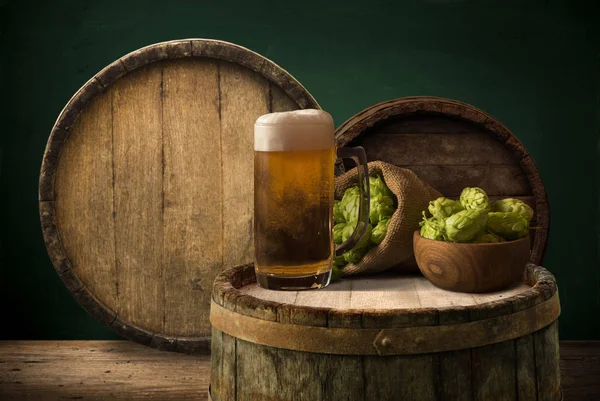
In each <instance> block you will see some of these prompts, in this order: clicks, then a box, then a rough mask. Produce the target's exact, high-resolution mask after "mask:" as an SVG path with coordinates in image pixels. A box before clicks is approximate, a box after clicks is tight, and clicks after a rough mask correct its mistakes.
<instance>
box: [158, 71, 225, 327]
mask: <svg viewBox="0 0 600 401" xmlns="http://www.w3.org/2000/svg"><path fill="white" fill-rule="evenodd" d="M198 63H201V65H202V68H198V67H199V64H198ZM162 74H163V83H162V98H163V110H162V113H163V118H164V124H163V135H164V140H163V179H164V185H163V192H164V195H163V197H164V199H163V216H162V218H163V225H164V234H163V237H162V238H163V262H162V270H163V272H162V274H163V280H162V281H163V285H164V303H165V304H164V311H165V312H164V319H163V320H164V327H163V328H162V329H161V330H162V331H163V332H164V333H165V334H166V335H181V336H185V337H188V336H194V335H195V334H197V333H199V332H202V331H203V330H204V329H205V326H204V322H205V321H206V319H207V318H208V310H207V309H206V307H205V305H206V304H207V303H209V302H210V294H209V293H208V292H207V291H206V289H207V288H210V286H211V283H210V282H209V279H208V277H211V276H216V275H217V274H218V273H219V272H220V271H221V266H222V257H223V250H222V248H221V230H222V227H223V224H222V221H221V215H222V213H221V212H222V203H223V201H222V199H221V182H220V180H215V179H214V177H220V176H221V174H222V170H221V168H222V163H221V146H220V142H219V141H218V140H215V136H217V137H218V135H219V131H220V119H219V84H218V81H219V76H218V74H219V68H218V64H217V62H216V61H214V60H204V61H197V60H190V59H186V60H181V61H180V62H179V63H177V64H168V65H165V66H164V67H163V71H162ZM180 77H185V79H180ZM199 160H212V161H213V162H212V163H201V162H199ZM198 238H202V246H199V244H198V241H197V240H198ZM198 261H202V265H203V266H205V267H204V269H203V271H202V272H200V271H198V270H197V267H196V266H197V263H198ZM157 296H158V297H161V295H160V294H157ZM166 311H169V313H166Z"/></svg>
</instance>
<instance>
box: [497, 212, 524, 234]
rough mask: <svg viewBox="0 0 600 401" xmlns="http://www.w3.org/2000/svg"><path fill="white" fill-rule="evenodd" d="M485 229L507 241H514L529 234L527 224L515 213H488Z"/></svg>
mask: <svg viewBox="0 0 600 401" xmlns="http://www.w3.org/2000/svg"><path fill="white" fill-rule="evenodd" d="M487 228H488V230H489V231H491V232H493V233H494V234H497V235H499V236H501V237H502V238H504V239H507V240H514V239H517V238H521V237H524V236H526V235H527V234H528V233H529V222H528V221H527V219H526V218H525V217H523V216H521V215H520V214H519V213H517V212H490V213H489V214H488V222H487Z"/></svg>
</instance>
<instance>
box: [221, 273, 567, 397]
mask: <svg viewBox="0 0 600 401" xmlns="http://www.w3.org/2000/svg"><path fill="white" fill-rule="evenodd" d="M212 302H213V303H212V308H211V322H212V324H213V334H212V364H211V371H212V374H211V388H210V394H211V397H212V400H213V401H232V400H237V401H245V400H256V401H259V400H260V401H265V400H269V401H279V400H281V401H289V400H297V401H304V400H306V401H309V400H310V401H314V400H321V401H338V400H339V401H342V400H343V401H347V400H366V401H371V400H372V401H386V400H389V401H392V400H394V401H395V400H402V401H412V400H414V401H428V400H469V401H473V400H477V401H479V400H481V401H496V400H515V401H516V400H518V401H527V400H532V401H534V400H535V401H558V400H560V398H561V391H560V375H559V366H558V360H559V353H558V332H557V327H558V326H557V320H556V319H557V318H558V315H559V313H560V306H559V300H558V292H557V288H556V283H555V280H554V277H553V276H552V275H551V274H550V273H549V272H548V271H546V270H545V269H543V268H542V267H538V266H535V265H533V264H531V265H529V266H528V267H527V272H526V275H525V278H524V281H523V283H521V284H519V285H516V286H513V287H511V288H510V289H507V290H505V291H502V292H496V293H489V294H466V293H453V292H448V291H444V290H440V289H438V288H436V287H434V286H433V285H432V284H431V283H429V282H428V281H426V280H425V279H424V278H423V277H421V276H414V277H410V276H408V277H407V276H393V275H387V276H386V275H378V276H371V277H364V278H351V279H345V280H343V281H340V282H336V283H334V284H332V285H330V286H329V287H327V288H325V289H323V290H319V291H304V292H282V291H269V290H264V289H262V288H260V287H259V286H257V284H256V282H255V275H254V267H253V266H252V265H247V266H243V267H239V268H234V269H230V270H228V271H226V272H223V273H222V274H220V275H219V276H218V277H217V279H216V280H215V285H214V289H213V294H212Z"/></svg>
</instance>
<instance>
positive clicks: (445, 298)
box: [240, 274, 531, 310]
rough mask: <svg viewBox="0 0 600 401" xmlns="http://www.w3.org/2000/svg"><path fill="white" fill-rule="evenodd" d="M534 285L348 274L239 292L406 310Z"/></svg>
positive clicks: (299, 302)
mask: <svg viewBox="0 0 600 401" xmlns="http://www.w3.org/2000/svg"><path fill="white" fill-rule="evenodd" d="M529 289H531V286H530V285H529V284H526V283H518V284H515V285H513V286H511V287H510V288H507V289H505V290H502V291H497V292H491V293H485V294H469V293H461V292H451V291H446V290H442V289H440V288H438V287H436V286H434V285H433V284H431V283H430V282H429V281H427V280H426V279H425V278H424V277H423V276H416V275H415V276H399V275H392V274H382V275H377V276H372V277H349V278H345V279H344V280H341V281H338V282H334V283H332V284H330V285H329V286H328V287H326V288H324V289H321V290H318V291H273V290H266V289H264V288H262V287H260V286H259V285H258V284H256V283H252V284H248V285H246V286H243V287H242V288H240V293H241V294H244V295H251V296H253V297H256V298H258V299H263V300H267V301H273V302H279V303H282V304H291V305H296V306H307V307H315V306H318V307H322V308H336V309H381V310H403V309H411V310H412V309H419V308H440V307H442V308H447V307H455V306H457V307H468V306H474V305H483V304H486V303H489V302H494V301H500V300H503V299H507V298H510V297H513V296H515V295H518V294H523V293H524V292H526V291H527V290H529Z"/></svg>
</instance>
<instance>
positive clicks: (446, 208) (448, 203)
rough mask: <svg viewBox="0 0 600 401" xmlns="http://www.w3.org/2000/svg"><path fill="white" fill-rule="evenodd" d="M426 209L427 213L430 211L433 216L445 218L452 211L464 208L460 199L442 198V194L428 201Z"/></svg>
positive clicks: (451, 213)
mask: <svg viewBox="0 0 600 401" xmlns="http://www.w3.org/2000/svg"><path fill="white" fill-rule="evenodd" d="M428 209H429V213H431V215H432V216H433V217H436V218H438V219H447V218H448V217H450V216H452V215H453V214H454V213H457V212H460V211H461V210H463V209H464V208H463V206H462V204H461V203H460V201H455V200H452V199H448V198H444V197H443V196H442V197H439V198H437V199H436V200H434V201H431V202H429V208H428Z"/></svg>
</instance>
